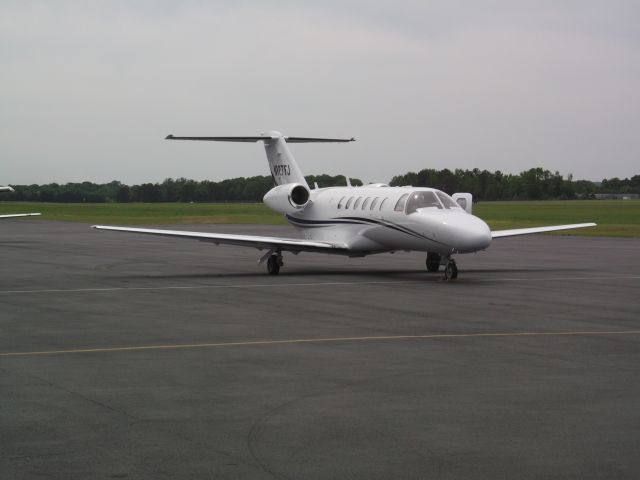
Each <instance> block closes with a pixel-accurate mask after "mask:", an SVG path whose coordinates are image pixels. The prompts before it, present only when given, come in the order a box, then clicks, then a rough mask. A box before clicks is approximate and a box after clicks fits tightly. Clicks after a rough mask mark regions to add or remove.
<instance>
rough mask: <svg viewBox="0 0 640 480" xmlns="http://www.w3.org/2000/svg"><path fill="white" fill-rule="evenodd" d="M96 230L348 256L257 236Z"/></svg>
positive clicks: (319, 245) (341, 250)
mask: <svg viewBox="0 0 640 480" xmlns="http://www.w3.org/2000/svg"><path fill="white" fill-rule="evenodd" d="M93 228H96V229H98V230H112V231H116V232H129V233H142V234H146V235H160V236H166V237H176V238H189V239H191V240H199V241H201V242H210V243H215V244H216V245H237V246H243V247H254V248H257V249H258V250H265V249H270V250H271V249H273V250H276V249H280V250H284V251H288V252H324V253H336V254H348V253H349V249H348V248H347V247H346V245H344V244H342V243H330V242H313V241H310V240H303V239H297V238H279V237H261V236H257V235H232V234H227V233H208V232H184V231H179V230H156V229H153V228H129V227H107V226H104V225H94V226H93Z"/></svg>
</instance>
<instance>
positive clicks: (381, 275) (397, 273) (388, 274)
mask: <svg viewBox="0 0 640 480" xmlns="http://www.w3.org/2000/svg"><path fill="white" fill-rule="evenodd" d="M588 271H589V270H588V269H584V268H519V269H518V268H516V269H513V268H497V269H469V270H464V271H462V272H461V276H460V277H459V278H458V280H463V281H464V280H467V279H468V280H473V281H474V282H475V281H478V280H482V281H485V280H488V281H490V280H492V278H491V275H495V274H539V273H554V274H558V273H560V274H577V273H585V272H588ZM477 274H486V275H483V276H482V277H481V278H478V277H477V276H476V275H477ZM442 275H443V274H442V272H427V271H425V270H406V269H393V270H390V269H367V270H364V269H362V270H361V269H358V270H348V269H323V268H317V269H316V268H313V269H312V268H308V269H300V268H291V269H289V270H287V271H282V272H281V273H280V274H279V275H278V276H277V277H276V278H300V277H316V278H318V277H320V278H321V277H357V278H359V279H361V280H372V279H375V280H388V279H395V280H420V281H423V280H442ZM467 275H473V276H470V277H467ZM119 276H121V277H122V278H127V279H136V280H154V279H155V280H172V279H175V280H189V279H211V280H212V279H225V278H228V279H233V278H243V279H259V280H261V281H262V282H264V281H268V280H269V279H273V278H274V277H273V276H271V275H266V274H265V273H264V272H262V271H260V272H251V273H249V272H220V273H214V272H207V273H176V274H163V273H158V274H149V275H139V274H138V275H126V274H123V275H119Z"/></svg>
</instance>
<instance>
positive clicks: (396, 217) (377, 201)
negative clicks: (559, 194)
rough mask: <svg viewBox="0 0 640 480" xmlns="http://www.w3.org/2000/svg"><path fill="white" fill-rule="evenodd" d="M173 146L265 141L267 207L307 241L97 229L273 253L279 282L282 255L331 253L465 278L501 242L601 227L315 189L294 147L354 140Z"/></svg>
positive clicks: (467, 199)
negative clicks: (500, 217)
mask: <svg viewBox="0 0 640 480" xmlns="http://www.w3.org/2000/svg"><path fill="white" fill-rule="evenodd" d="M166 138H167V139H168V140H206V141H218V142H264V147H265V150H266V153H267V158H268V160H269V167H270V169H271V174H272V175H273V179H274V180H275V183H276V186H275V187H274V188H273V189H271V190H269V192H267V194H266V195H265V196H264V203H265V204H267V206H268V207H269V208H271V209H272V210H274V211H275V212H278V213H281V214H283V215H284V216H285V218H286V219H287V221H288V222H289V223H291V224H292V225H293V226H294V227H296V228H297V229H299V230H300V231H301V232H302V233H303V235H304V239H296V238H279V237H260V236H253V235H232V234H222V233H205V232H185V231H175V230H158V229H149V228H128V227H112V226H102V225H95V226H94V227H93V228H97V229H101V230H114V231H119V232H130V233H142V234H149V235H162V236H169V237H178V238H189V239H192V240H200V241H204V242H211V243H214V244H216V245H219V244H227V245H238V246H247V247H255V248H257V249H259V250H266V253H265V254H264V255H262V257H261V258H260V259H259V261H258V263H263V262H265V261H266V262H267V271H268V272H269V273H270V274H272V275H275V274H277V273H278V272H279V271H280V267H282V265H283V261H282V252H285V251H287V252H291V253H293V254H296V255H297V254H298V253H300V252H317V253H331V254H337V255H346V256H349V257H364V256H366V255H371V254H374V253H383V252H395V251H411V250H416V251H421V252H427V259H426V267H427V270H428V271H430V272H435V271H438V270H439V268H440V266H441V265H442V266H444V267H445V268H444V278H445V280H449V279H454V278H456V277H457V276H458V268H457V266H456V263H455V261H454V260H453V258H452V256H453V255H454V254H457V253H471V252H477V251H479V250H484V249H486V248H487V247H488V246H489V245H490V244H491V240H492V239H494V238H502V237H510V236H514V235H526V234H530V233H539V232H551V231H555V230H566V229H572V228H583V227H592V226H595V223H579V224H573V225H556V226H549V227H537V228H522V229H515V230H499V231H494V232H492V231H491V230H490V229H489V227H488V226H487V224H486V223H485V222H484V221H482V220H481V219H480V218H478V217H476V216H474V215H472V214H471V208H472V197H471V194H469V193H459V194H455V195H454V196H453V197H450V196H449V195H447V194H446V193H444V192H441V191H440V190H436V189H433V188H423V187H417V188H414V187H389V186H388V185H385V184H382V183H376V184H371V185H366V186H362V187H353V186H351V183H350V181H349V179H348V178H347V186H346V187H331V188H318V186H317V185H315V188H314V189H310V188H309V186H308V185H307V182H306V180H305V178H304V176H303V175H302V172H301V171H300V168H299V167H298V165H297V163H296V161H295V159H294V158H293V155H292V154H291V152H290V150H289V148H288V146H287V144H288V143H313V142H352V141H354V139H353V138H350V139H334V138H305V137H285V136H283V135H282V134H281V133H280V132H275V131H272V132H267V133H265V134H262V135H260V136H255V137H174V136H173V135H169V136H167V137H166Z"/></svg>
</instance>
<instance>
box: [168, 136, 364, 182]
mask: <svg viewBox="0 0 640 480" xmlns="http://www.w3.org/2000/svg"><path fill="white" fill-rule="evenodd" d="M167 140H205V141H213V142H264V149H265V151H266V152H267V159H268V160H269V169H270V170H271V175H273V179H274V181H275V182H276V185H285V184H291V183H296V184H301V185H304V186H305V187H306V188H307V190H308V189H309V185H307V181H306V180H305V178H304V175H303V174H302V171H301V170H300V167H298V164H297V163H296V160H295V159H294V158H293V155H292V154H291V150H289V147H288V146H287V143H316V142H318V143H319V142H353V141H354V140H355V139H354V138H347V139H344V138H310V137H285V136H284V135H282V134H281V133H280V132H276V131H271V132H267V133H263V134H262V135H260V136H256V137H175V136H173V135H168V136H167Z"/></svg>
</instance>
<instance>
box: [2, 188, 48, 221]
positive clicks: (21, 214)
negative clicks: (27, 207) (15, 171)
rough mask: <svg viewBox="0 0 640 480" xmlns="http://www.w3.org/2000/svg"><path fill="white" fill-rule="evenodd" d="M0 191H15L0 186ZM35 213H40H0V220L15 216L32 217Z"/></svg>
mask: <svg viewBox="0 0 640 480" xmlns="http://www.w3.org/2000/svg"><path fill="white" fill-rule="evenodd" d="M1 192H15V190H14V189H13V188H11V187H0V193H1ZM35 215H40V213H12V214H9V215H0V220H2V219H5V218H15V217H33V216H35Z"/></svg>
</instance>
